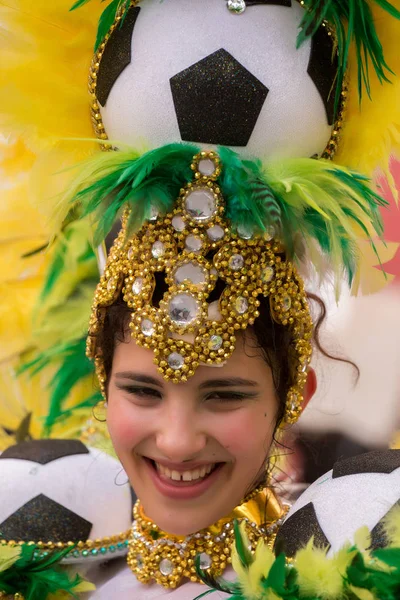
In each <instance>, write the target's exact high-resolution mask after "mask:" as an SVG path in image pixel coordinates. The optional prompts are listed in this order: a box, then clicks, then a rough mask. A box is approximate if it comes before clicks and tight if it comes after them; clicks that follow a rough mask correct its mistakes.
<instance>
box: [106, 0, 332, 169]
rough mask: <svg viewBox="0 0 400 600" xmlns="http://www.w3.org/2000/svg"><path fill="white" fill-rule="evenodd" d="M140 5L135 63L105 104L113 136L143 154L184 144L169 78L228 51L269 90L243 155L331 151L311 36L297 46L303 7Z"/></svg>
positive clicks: (180, 1) (210, 1) (187, 2)
mask: <svg viewBox="0 0 400 600" xmlns="http://www.w3.org/2000/svg"><path fill="white" fill-rule="evenodd" d="M139 6H140V8H141V10H140V13H139V16H138V18H137V21H136V24H135V27H134V30H133V36H132V61H131V64H130V65H129V66H128V67H126V68H125V70H124V71H123V72H122V73H121V74H120V76H119V77H118V79H117V81H116V83H115V84H114V86H113V88H112V90H111V93H110V95H109V96H108V99H107V102H106V104H105V107H104V108H102V109H101V113H102V117H103V121H104V125H105V129H106V132H107V134H108V136H109V138H110V139H111V140H113V141H114V142H116V143H117V144H118V142H125V143H127V144H130V145H132V146H133V147H135V148H138V149H139V150H143V151H144V150H148V149H151V148H155V147H159V146H162V145H164V144H167V143H171V142H179V141H181V135H180V130H179V127H178V121H177V116H176V112H175V109H174V101H173V97H172V93H171V86H170V78H171V77H173V76H175V75H176V74H178V73H180V72H181V71H182V70H184V69H187V68H188V67H190V66H191V65H193V64H195V63H197V62H198V61H200V60H202V59H204V58H205V57H207V56H209V55H210V54H212V53H213V52H215V51H217V50H220V49H221V48H223V49H224V50H225V51H227V52H228V53H229V54H231V55H232V56H233V57H234V58H235V59H236V60H237V61H238V62H239V63H240V64H241V65H242V66H243V67H245V68H246V69H247V70H248V71H249V72H250V73H252V74H253V75H254V76H255V77H257V79H259V81H260V82H261V83H262V84H264V85H265V86H266V87H267V88H268V89H269V93H268V96H267V98H266V100H265V102H264V104H263V108H262V110H261V113H260V115H259V117H258V120H257V123H256V125H255V128H254V130H253V133H252V135H251V137H250V140H249V142H248V144H247V146H245V147H237V148H236V149H237V150H238V151H239V153H240V154H242V155H247V156H255V157H260V158H271V157H273V158H276V157H290V156H292V157H300V156H305V157H308V156H312V155H314V154H315V153H318V154H319V153H321V152H322V151H323V150H324V148H325V146H326V143H327V141H328V140H329V137H330V132H331V127H330V126H329V125H328V121H327V116H326V111H325V107H324V104H323V101H322V99H321V96H320V94H319V92H318V90H317V88H316V86H315V84H314V82H313V81H312V80H311V78H310V76H309V75H308V74H307V66H308V62H309V57H310V46H311V43H310V41H307V42H306V43H305V44H304V45H302V46H301V47H300V48H299V49H297V50H296V38H297V34H298V26H299V23H300V20H301V18H302V15H303V10H304V9H303V8H302V7H301V6H300V5H299V4H298V3H297V2H296V1H293V3H292V6H291V7H285V6H273V5H262V6H253V7H248V8H247V9H246V11H245V12H244V13H243V14H241V15H235V14H232V13H231V12H229V11H228V10H227V8H226V3H225V2H224V1H223V0H221V1H216V0H202V2H194V1H193V0H172V1H171V2H160V1H159V0H146V1H144V2H142V3H140V4H139ZM200 145H201V144H200ZM202 145H203V147H207V148H210V147H212V144H202Z"/></svg>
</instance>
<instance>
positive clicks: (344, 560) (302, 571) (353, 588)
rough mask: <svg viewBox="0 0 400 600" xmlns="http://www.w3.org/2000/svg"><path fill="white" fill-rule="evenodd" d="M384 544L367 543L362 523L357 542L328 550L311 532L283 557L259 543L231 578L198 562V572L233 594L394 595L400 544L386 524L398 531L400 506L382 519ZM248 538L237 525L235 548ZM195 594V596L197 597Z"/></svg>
mask: <svg viewBox="0 0 400 600" xmlns="http://www.w3.org/2000/svg"><path fill="white" fill-rule="evenodd" d="M385 527H386V530H385V533H386V540H387V545H386V546H385V547H384V548H380V549H377V550H366V548H367V547H369V546H370V534H368V532H367V538H368V540H369V541H368V542H367V544H366V545H365V543H364V540H365V531H364V529H366V528H361V530H359V532H356V534H355V543H354V545H351V544H349V543H347V544H346V545H344V546H343V547H342V548H341V549H340V550H338V551H337V552H335V553H334V554H330V555H329V556H328V554H327V552H328V548H325V549H322V548H319V547H315V546H314V543H313V539H312V538H311V539H310V541H309V542H308V544H307V545H306V546H305V547H304V548H302V549H301V550H299V551H298V552H297V554H296V555H295V556H294V557H293V558H292V559H291V561H290V563H289V562H287V561H286V557H285V555H284V554H283V553H280V554H278V555H274V554H273V552H272V550H269V549H268V548H266V546H265V544H264V545H263V547H262V546H260V545H259V546H258V547H257V549H256V551H255V553H254V554H253V557H252V561H251V562H248V561H247V562H246V561H245V562H244V563H243V562H240V563H235V562H234V561H233V564H234V565H235V569H236V575H237V579H236V581H234V582H230V581H226V580H220V579H215V578H213V577H212V576H211V575H210V574H209V573H208V572H204V571H202V570H201V569H200V567H199V560H196V569H197V573H198V575H199V577H200V578H201V579H202V580H203V582H204V583H205V584H206V585H208V586H209V587H210V588H211V589H209V590H207V591H206V592H205V593H204V594H202V595H201V596H198V598H201V597H203V596H205V595H206V594H207V593H209V592H211V591H223V592H224V593H227V594H230V595H231V597H232V600H272V599H273V600H398V599H399V598H400V548H399V547H398V546H397V545H395V544H394V540H393V539H390V533H389V531H388V529H390V528H392V529H393V527H394V528H395V529H396V535H395V538H396V541H397V542H398V540H399V533H400V511H399V510H397V511H396V514H393V515H392V517H391V523H390V524H388V523H386V524H385ZM246 542H247V543H248V539H247V536H246V533H245V531H244V529H243V528H242V527H240V528H239V527H235V548H236V554H237V555H239V554H240V553H241V548H243V546H245V545H246ZM196 600H197V599H196Z"/></svg>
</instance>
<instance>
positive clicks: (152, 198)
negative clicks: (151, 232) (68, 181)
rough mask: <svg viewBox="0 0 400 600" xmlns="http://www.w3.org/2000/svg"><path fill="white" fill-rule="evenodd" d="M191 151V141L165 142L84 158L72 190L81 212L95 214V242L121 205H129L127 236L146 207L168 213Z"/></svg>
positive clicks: (143, 218)
mask: <svg viewBox="0 0 400 600" xmlns="http://www.w3.org/2000/svg"><path fill="white" fill-rule="evenodd" d="M197 152H198V148H197V147H196V146H192V145H189V144H169V145H166V146H162V147H161V148H157V149H156V150H151V151H150V152H146V153H145V154H142V155H141V156H140V155H138V154H137V153H136V152H133V151H123V150H121V151H118V152H109V153H104V154H101V155H100V156H95V157H94V158H93V159H91V160H90V161H88V162H87V163H86V168H85V169H84V171H83V172H82V173H81V176H80V177H79V181H78V182H77V184H76V189H75V190H74V191H73V192H72V195H74V196H75V201H76V202H78V203H81V205H82V208H83V215H82V216H83V217H85V216H86V215H89V214H91V213H94V214H95V224H96V225H97V229H96V232H95V236H94V242H95V244H96V245H97V244H99V243H100V242H101V241H102V240H103V239H104V238H105V236H106V235H107V233H108V232H109V231H110V230H111V228H112V226H113V224H114V223H115V221H116V220H117V217H118V216H119V215H120V214H121V212H122V210H123V209H124V208H126V207H129V208H130V209H131V213H130V217H129V221H128V226H127V233H128V235H131V234H133V233H134V232H135V231H137V230H138V229H140V227H141V226H142V225H143V223H144V222H145V221H146V219H148V218H149V217H150V215H151V210H152V209H155V210H157V211H158V212H159V213H160V214H165V213H167V212H169V211H170V210H171V209H172V207H173V205H174V202H175V201H176V199H177V197H178V195H179V190H180V188H181V187H182V185H185V183H187V182H188V181H190V180H191V178H192V176H193V171H192V170H191V168H190V165H191V161H192V158H193V156H194V155H195V154H197ZM83 186H84V189H82V188H83Z"/></svg>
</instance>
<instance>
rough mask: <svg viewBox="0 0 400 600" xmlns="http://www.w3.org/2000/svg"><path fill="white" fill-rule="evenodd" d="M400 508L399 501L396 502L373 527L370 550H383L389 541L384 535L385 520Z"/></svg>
mask: <svg viewBox="0 0 400 600" xmlns="http://www.w3.org/2000/svg"><path fill="white" fill-rule="evenodd" d="M399 506H400V500H398V501H397V502H396V503H395V504H394V505H393V506H392V508H391V509H390V510H388V512H387V513H386V515H384V516H383V517H382V519H381V520H380V521H379V522H378V523H377V524H376V525H375V527H374V528H373V529H372V531H371V549H372V550H378V549H380V548H385V547H386V546H387V545H388V543H389V540H388V538H387V535H386V528H385V526H384V522H385V520H386V519H387V518H388V516H389V515H390V513H391V512H392V511H394V510H395V509H396V510H398V507H399Z"/></svg>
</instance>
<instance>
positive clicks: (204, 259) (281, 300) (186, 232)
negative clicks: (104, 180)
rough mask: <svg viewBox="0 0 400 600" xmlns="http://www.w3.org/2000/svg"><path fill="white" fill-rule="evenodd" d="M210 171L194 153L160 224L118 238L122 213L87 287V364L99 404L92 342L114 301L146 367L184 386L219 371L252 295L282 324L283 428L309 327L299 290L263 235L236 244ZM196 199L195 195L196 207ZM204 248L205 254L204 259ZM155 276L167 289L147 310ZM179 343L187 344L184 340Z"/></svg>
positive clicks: (300, 380) (251, 306)
mask: <svg viewBox="0 0 400 600" xmlns="http://www.w3.org/2000/svg"><path fill="white" fill-rule="evenodd" d="M202 161H204V162H205V161H208V162H207V164H208V166H209V165H210V163H211V164H213V165H214V170H213V172H212V173H211V174H210V175H205V174H204V169H203V167H202V165H204V162H202ZM220 169H221V164H220V161H219V158H218V156H217V154H216V153H215V152H213V151H211V152H204V151H203V152H200V153H199V154H198V155H196V156H195V157H194V158H193V163H192V170H193V172H194V181H193V182H191V183H188V184H187V185H186V186H185V187H183V188H182V189H181V193H180V196H179V198H178V200H177V202H176V204H175V207H174V209H173V211H172V212H171V213H169V214H167V215H165V216H164V217H157V215H154V217H153V219H152V220H151V221H149V222H147V223H146V224H145V225H144V226H143V227H142V228H141V230H140V231H139V232H138V233H137V234H135V235H134V236H133V237H132V238H131V239H129V240H127V241H125V232H126V221H127V215H125V217H124V218H123V223H122V229H121V231H120V234H119V235H118V237H117V239H116V241H115V243H114V245H113V247H112V249H111V251H110V254H109V257H108V260H107V264H106V268H105V272H104V274H103V275H102V277H101V279H100V283H99V285H98V286H97V289H96V293H95V297H94V302H93V307H92V314H91V318H90V325H89V336H88V341H87V355H88V356H89V357H90V358H92V359H94V360H95V367H96V370H97V373H98V376H99V381H100V385H101V390H102V393H103V395H104V397H105V383H106V378H105V372H104V365H103V360H102V355H101V348H99V347H98V343H97V338H98V335H99V333H100V332H101V329H102V327H103V320H104V315H105V311H106V308H107V307H108V306H110V305H112V304H113V303H114V302H115V301H116V299H117V298H118V297H119V295H120V294H122V295H123V299H124V301H125V302H126V304H127V305H128V306H129V308H131V309H132V316H131V320H130V329H131V334H132V337H133V338H134V339H135V341H136V343H138V344H139V345H140V346H143V347H144V348H148V349H151V350H153V352H154V362H155V364H156V365H157V367H158V371H159V372H160V373H161V374H162V376H163V377H164V378H165V379H166V380H170V381H172V382H173V383H179V382H185V381H187V380H188V378H189V377H192V376H193V375H194V373H195V371H196V369H197V368H198V366H199V365H201V364H202V365H208V366H214V365H220V364H222V363H224V362H225V361H226V360H228V359H229V357H230V356H231V354H232V352H233V351H234V349H235V344H236V335H237V332H238V331H240V330H244V329H246V328H247V327H248V326H249V325H253V323H254V321H255V319H256V318H257V317H258V316H259V305H260V301H259V296H261V295H262V296H264V297H268V298H269V302H270V310H271V314H272V316H273V318H274V320H275V321H276V322H277V323H279V324H282V325H284V326H287V327H289V329H290V331H291V334H292V347H291V350H292V355H293V356H292V357H291V366H292V374H291V380H292V382H291V385H290V387H289V392H288V396H287V402H286V410H285V418H284V421H285V422H286V423H293V422H295V421H296V420H297V419H298V417H299V415H300V413H301V405H302V402H303V397H302V390H303V388H304V385H305V383H306V379H307V373H306V372H307V368H308V365H309V363H310V360H311V354H312V347H311V338H312V320H311V316H310V312H309V306H308V302H307V297H306V294H305V290H304V284H303V282H302V280H301V278H300V277H299V275H298V274H297V271H296V268H295V267H294V265H293V264H292V263H291V262H289V261H286V260H285V258H284V252H283V249H282V247H281V245H280V243H279V242H277V241H276V240H274V239H273V238H272V237H271V235H269V234H265V235H264V236H263V237H257V236H256V235H254V236H252V235H251V233H249V232H248V231H245V232H243V233H242V236H244V238H243V237H241V236H240V234H239V233H238V232H235V231H233V230H232V228H230V227H229V224H228V222H227V221H226V220H225V217H224V212H225V202H224V199H223V197H222V193H221V190H220V188H219V187H218V185H217V184H216V183H215V178H216V172H217V171H218V173H219V172H220ZM198 194H201V195H202V196H201V202H200V205H199V204H198V202H199V198H198ZM205 198H206V201H205V200H204V199H205ZM202 202H203V204H202ZM204 203H205V204H204ZM203 205H204V206H205V208H204V210H203V209H202V207H203ZM249 237H250V238H251V239H248V238H249ZM210 250H213V251H214V256H213V257H212V258H211V257H210V256H209V254H208V253H209V251H210ZM187 268H189V271H186V270H185V269H187ZM159 271H165V275H166V281H167V283H168V284H169V288H168V291H167V292H166V293H165V294H164V297H163V299H162V301H161V302H160V304H159V306H158V307H156V306H154V305H153V304H152V296H153V292H154V289H155V274H156V273H157V272H159ZM218 279H220V280H222V281H223V282H224V284H225V286H226V287H225V289H224V291H223V292H222V295H221V297H220V298H219V316H218V317H217V319H215V318H214V317H213V316H212V315H210V313H209V304H208V302H207V299H208V296H209V294H210V292H212V291H213V289H214V287H215V284H216V281H217V280H218ZM182 336H185V338H184V339H182ZM188 336H189V337H191V338H192V340H193V341H188Z"/></svg>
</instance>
